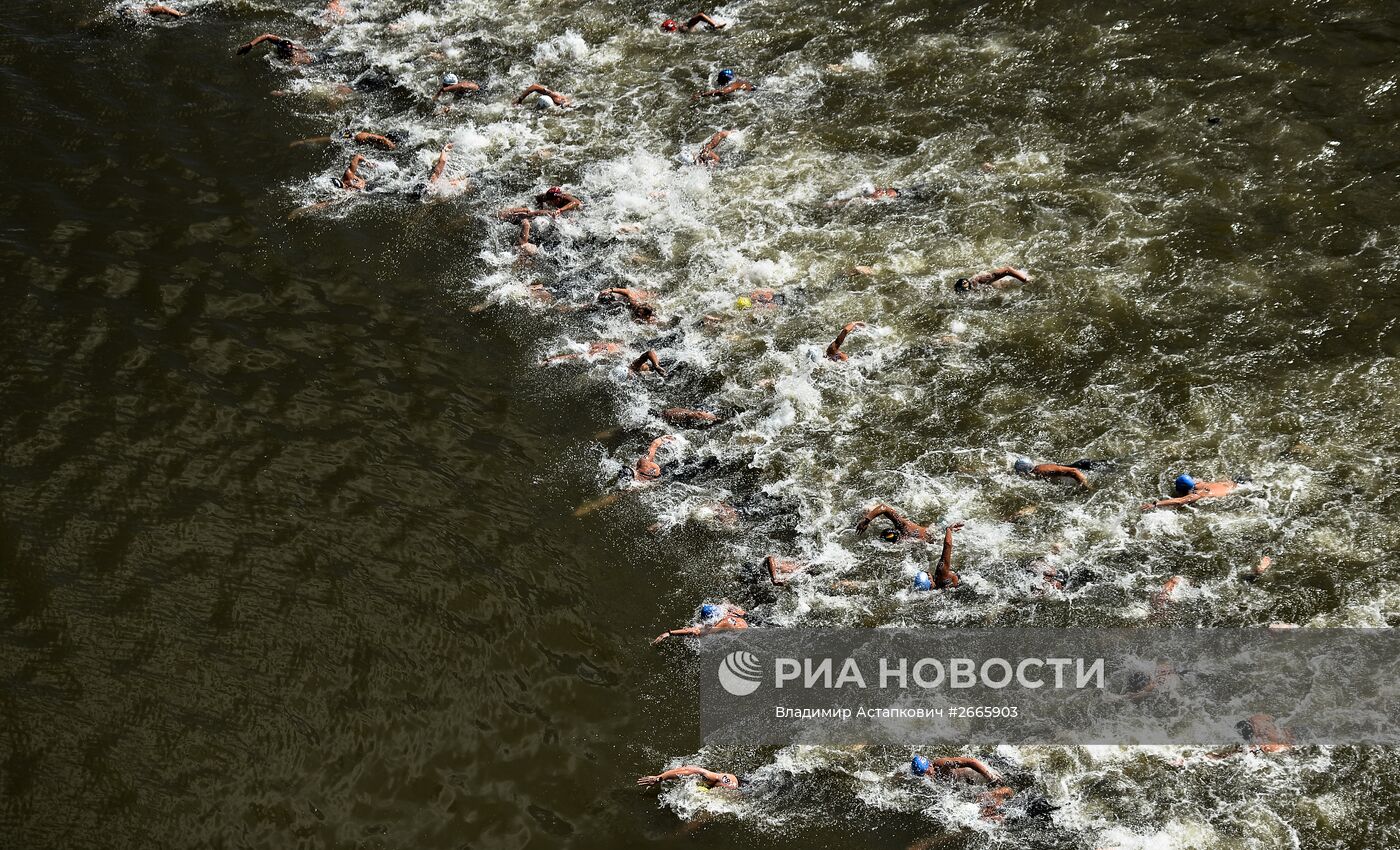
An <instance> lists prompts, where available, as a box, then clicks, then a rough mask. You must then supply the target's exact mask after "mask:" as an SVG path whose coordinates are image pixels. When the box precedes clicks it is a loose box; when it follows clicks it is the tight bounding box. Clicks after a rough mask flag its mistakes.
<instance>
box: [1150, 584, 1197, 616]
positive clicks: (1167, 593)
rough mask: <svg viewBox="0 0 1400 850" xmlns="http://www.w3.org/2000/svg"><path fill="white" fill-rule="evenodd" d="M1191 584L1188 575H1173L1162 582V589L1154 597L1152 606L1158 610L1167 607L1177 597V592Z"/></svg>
mask: <svg viewBox="0 0 1400 850" xmlns="http://www.w3.org/2000/svg"><path fill="white" fill-rule="evenodd" d="M1190 584H1191V582H1190V581H1188V580H1187V578H1186V576H1172V577H1171V578H1169V579H1167V580H1166V581H1165V582H1163V583H1162V589H1161V590H1159V591H1157V593H1156V595H1155V596H1153V597H1152V607H1153V608H1155V609H1157V610H1158V611H1160V610H1162V609H1163V608H1166V607H1167V606H1168V605H1170V604H1171V603H1172V602H1173V601H1174V600H1175V599H1176V592H1177V591H1178V590H1181V589H1182V588H1184V587H1189V586H1190Z"/></svg>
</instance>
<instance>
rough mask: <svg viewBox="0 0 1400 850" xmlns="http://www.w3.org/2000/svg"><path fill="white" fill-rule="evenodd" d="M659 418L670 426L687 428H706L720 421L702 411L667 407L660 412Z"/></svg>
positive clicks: (711, 414) (713, 415)
mask: <svg viewBox="0 0 1400 850" xmlns="http://www.w3.org/2000/svg"><path fill="white" fill-rule="evenodd" d="M661 418H662V419H665V420H666V421H667V422H669V423H671V424H672V425H680V426H684V427H689V428H708V427H709V426H711V425H713V424H715V423H716V422H719V421H720V418H719V417H718V416H716V415H715V414H713V413H710V412H708V411H704V410H691V409H690V408H688V407H668V408H666V409H665V410H663V411H661Z"/></svg>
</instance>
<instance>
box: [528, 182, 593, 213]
mask: <svg viewBox="0 0 1400 850" xmlns="http://www.w3.org/2000/svg"><path fill="white" fill-rule="evenodd" d="M535 203H536V204H539V206H540V209H542V210H543V211H544V212H545V213H546V214H547V215H552V216H555V217H558V216H561V215H563V214H564V213H566V212H571V211H573V210H579V209H583V201H580V200H579V199H578V198H575V197H574V196H573V195H570V194H569V193H568V192H565V191H564V190H563V189H561V188H559V187H558V186H550V187H549V188H548V189H545V190H544V191H543V192H541V193H540V194H538V195H536V196H535Z"/></svg>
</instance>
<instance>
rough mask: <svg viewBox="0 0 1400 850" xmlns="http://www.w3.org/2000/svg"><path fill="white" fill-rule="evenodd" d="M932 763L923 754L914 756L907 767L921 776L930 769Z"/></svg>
mask: <svg viewBox="0 0 1400 850" xmlns="http://www.w3.org/2000/svg"><path fill="white" fill-rule="evenodd" d="M932 767H933V765H931V764H929V763H928V759H926V758H924V757H923V756H914V760H913V761H912V762H910V763H909V769H910V770H912V771H914V773H916V774H918V775H919V776H923V775H924V774H925V773H928V772H929V770H930V769H932Z"/></svg>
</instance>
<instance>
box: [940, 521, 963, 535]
mask: <svg viewBox="0 0 1400 850" xmlns="http://www.w3.org/2000/svg"><path fill="white" fill-rule="evenodd" d="M965 525H967V523H965V522H956V523H953V524H952V525H950V526H947V527H945V528H944V529H943V531H944V533H948V532H953V531H962V530H963V526H965Z"/></svg>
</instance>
